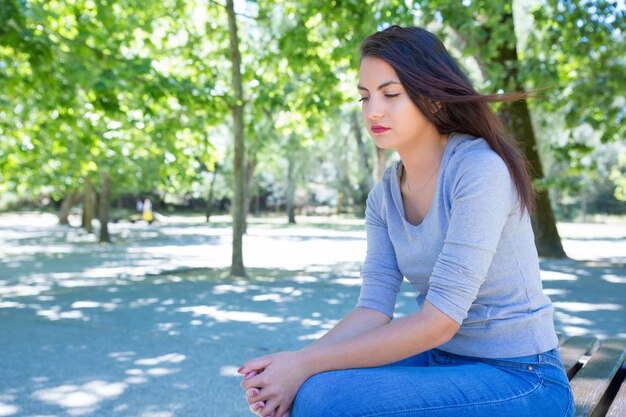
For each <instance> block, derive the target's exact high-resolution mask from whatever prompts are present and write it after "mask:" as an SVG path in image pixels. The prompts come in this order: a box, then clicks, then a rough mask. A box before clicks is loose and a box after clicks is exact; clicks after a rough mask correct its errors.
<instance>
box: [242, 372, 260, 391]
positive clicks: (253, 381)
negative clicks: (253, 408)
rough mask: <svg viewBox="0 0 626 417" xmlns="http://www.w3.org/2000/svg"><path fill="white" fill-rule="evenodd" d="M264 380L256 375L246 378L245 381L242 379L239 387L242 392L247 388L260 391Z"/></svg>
mask: <svg viewBox="0 0 626 417" xmlns="http://www.w3.org/2000/svg"><path fill="white" fill-rule="evenodd" d="M264 379H265V378H263V377H262V376H261V375H259V374H257V375H255V376H251V377H248V378H247V379H245V378H244V380H243V381H241V384H240V385H241V388H243V389H244V390H247V389H248V388H258V389H259V390H261V389H262V388H263V387H264V386H265V384H264V383H263V381H264Z"/></svg>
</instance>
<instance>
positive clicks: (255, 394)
mask: <svg viewBox="0 0 626 417" xmlns="http://www.w3.org/2000/svg"><path fill="white" fill-rule="evenodd" d="M260 394H261V390H259V389H258V388H257V387H252V388H248V389H247V390H246V401H247V402H248V404H254V403H255V402H257V401H262V400H263V399H262V398H260V397H259V395H260Z"/></svg>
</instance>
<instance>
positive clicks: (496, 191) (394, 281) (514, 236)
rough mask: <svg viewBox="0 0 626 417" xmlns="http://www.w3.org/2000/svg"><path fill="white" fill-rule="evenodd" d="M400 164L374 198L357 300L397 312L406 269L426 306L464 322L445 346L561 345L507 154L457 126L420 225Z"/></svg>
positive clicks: (535, 348)
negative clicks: (406, 201) (413, 219)
mask: <svg viewBox="0 0 626 417" xmlns="http://www.w3.org/2000/svg"><path fill="white" fill-rule="evenodd" d="M401 170H402V165H401V163H400V162H397V163H395V164H393V165H392V166H390V167H389V168H387V170H386V171H385V173H384V175H383V178H382V180H381V181H380V182H379V183H378V184H376V186H375V187H374V188H373V189H372V191H371V192H370V195H369V197H368V200H367V210H366V221H365V223H366V228H367V256H366V260H365V263H364V264H363V268H362V271H361V276H362V279H363V284H362V287H361V293H360V296H359V301H358V303H357V307H366V308H371V309H374V310H377V311H380V312H382V313H385V314H387V315H388V316H390V317H393V311H394V307H395V302H396V295H397V293H398V290H399V288H400V285H401V284H402V281H403V277H406V278H407V279H408V280H409V282H410V283H411V284H412V286H413V288H415V290H416V291H418V292H419V296H418V297H417V303H418V306H421V305H422V304H423V303H424V300H428V301H429V302H430V303H431V304H433V305H434V306H435V307H436V308H438V309H439V310H441V311H442V312H443V313H445V314H446V315H448V316H449V317H451V318H452V319H453V320H455V321H456V322H457V323H459V324H460V325H461V328H460V329H459V331H458V332H457V334H456V335H455V336H454V337H453V338H452V340H450V341H449V342H447V343H445V344H443V345H441V346H439V349H441V350H444V351H447V352H450V353H456V354H459V355H466V356H477V357H486V358H508V357H518V356H527V355H533V354H537V353H541V352H545V351H547V350H550V349H553V348H555V347H556V346H557V345H558V339H557V337H556V333H555V330H554V324H553V318H552V316H553V307H552V304H551V302H550V299H549V298H548V297H547V296H546V295H545V294H543V291H542V285H541V278H540V276H539V260H538V256H537V249H536V247H535V242H534V237H533V231H532V228H531V224H530V218H529V216H528V213H527V212H526V210H524V212H523V214H522V213H521V212H520V205H519V200H518V194H517V191H516V188H515V184H514V182H513V180H512V179H511V176H510V174H509V171H508V169H507V167H506V165H505V163H504V161H503V160H502V159H501V158H500V157H499V156H498V155H497V154H496V153H495V152H494V151H493V150H492V149H491V148H490V147H489V145H488V144H487V143H486V142H485V141H484V140H483V139H477V138H474V137H472V136H469V135H464V134H452V135H450V137H449V140H448V144H447V145H446V149H445V151H444V153H443V157H442V161H441V166H440V168H439V175H438V177H437V186H436V188H435V194H434V197H433V202H432V206H431V208H430V210H429V212H428V214H427V215H426V217H425V218H424V220H423V222H422V223H421V224H419V225H417V226H415V225H412V224H410V223H409V222H407V221H406V219H405V216H404V207H403V204H402V197H401V194H400V182H399V181H400V176H399V175H400V173H401Z"/></svg>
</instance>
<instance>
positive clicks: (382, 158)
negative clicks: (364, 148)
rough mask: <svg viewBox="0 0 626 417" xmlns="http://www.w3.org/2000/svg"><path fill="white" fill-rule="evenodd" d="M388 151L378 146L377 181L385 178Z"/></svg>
mask: <svg viewBox="0 0 626 417" xmlns="http://www.w3.org/2000/svg"><path fill="white" fill-rule="evenodd" d="M387 157H388V154H387V151H386V150H384V149H381V148H379V147H378V146H377V147H376V182H380V180H381V179H382V178H383V172H385V168H386V167H387Z"/></svg>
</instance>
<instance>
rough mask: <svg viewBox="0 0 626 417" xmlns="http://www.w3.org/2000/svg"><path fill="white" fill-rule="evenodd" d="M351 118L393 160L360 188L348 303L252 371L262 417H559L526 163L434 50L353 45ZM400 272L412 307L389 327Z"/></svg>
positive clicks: (563, 410) (401, 32) (417, 40)
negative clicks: (353, 293)
mask: <svg viewBox="0 0 626 417" xmlns="http://www.w3.org/2000/svg"><path fill="white" fill-rule="evenodd" d="M358 91H359V93H360V95H361V102H362V111H363V119H364V121H365V125H366V127H367V129H368V131H369V132H370V134H371V135H372V137H373V138H374V141H375V142H376V145H377V146H379V147H381V148H388V149H394V150H395V151H397V152H398V154H399V156H400V161H399V162H398V163H396V164H393V165H392V166H391V167H389V168H388V169H387V170H386V171H385V173H384V175H383V178H382V180H381V181H380V183H378V184H377V185H376V186H375V187H374V188H373V189H372V191H371V192H370V195H369V198H368V202H367V211H366V226H367V245H368V247H367V256H366V260H365V263H364V265H363V269H362V273H361V275H362V278H363V285H362V288H361V294H360V297H359V300H358V304H357V306H356V308H355V309H354V310H353V311H352V312H350V313H349V314H348V315H347V316H346V317H345V318H344V319H343V320H342V321H341V322H339V324H337V325H336V326H335V327H334V328H333V329H332V330H331V331H329V332H328V333H327V334H326V335H324V336H323V337H322V338H320V339H319V340H317V341H316V342H314V343H313V344H311V345H310V346H308V347H306V348H304V349H302V350H300V351H297V352H280V353H276V354H272V355H268V356H264V357H260V358H256V359H252V360H250V361H248V362H247V363H246V364H245V365H244V366H243V367H242V368H241V369H240V373H242V374H246V378H245V379H244V380H243V382H242V387H243V388H244V389H245V390H246V395H247V401H248V403H249V404H250V405H251V409H252V411H254V412H256V413H257V414H259V415H261V416H274V417H282V416H283V415H284V414H286V413H287V412H288V411H289V410H291V414H292V417H316V416H320V417H321V416H342V417H348V416H351V417H369V416H395V417H404V416H406V417H408V416H429V417H444V416H446V417H448V416H454V417H458V416H463V417H473V416H490V417H496V416H507V417H511V416H515V417H523V416H529V417H531V416H532V417H535V416H539V415H540V416H544V417H551V416H554V417H557V416H558V417H563V416H570V415H572V414H573V412H574V406H573V399H572V395H571V390H570V387H569V383H568V380H567V376H566V374H565V371H564V369H563V365H562V363H561V359H560V357H559V353H558V350H557V349H556V348H557V345H558V340H557V337H556V334H555V330H554V326H553V317H552V316H553V308H552V305H551V302H550V300H549V299H548V297H546V296H545V295H544V294H543V292H542V285H541V279H540V276H539V262H538V257H537V250H536V248H535V244H534V238H533V232H532V229H531V224H530V218H529V213H530V212H531V211H532V207H533V192H532V188H531V183H530V178H529V175H528V173H527V170H526V162H525V160H524V158H523V157H522V156H521V154H520V152H519V151H518V150H517V148H516V147H515V145H514V143H513V141H512V139H511V138H510V137H509V136H508V134H507V132H506V131H505V129H504V128H503V126H502V124H501V123H500V121H499V120H498V119H497V117H496V115H495V114H494V113H493V112H492V110H491V109H490V108H489V106H488V104H487V103H488V102H493V101H502V100H507V99H515V98H522V97H524V95H517V96H490V95H480V94H478V93H477V92H476V91H475V90H474V88H473V87H472V86H471V84H470V82H469V81H468V79H467V77H466V76H465V75H464V73H463V72H462V71H461V69H460V68H459V66H458V64H457V63H456V62H455V61H454V60H453V59H452V58H451V57H450V55H449V54H448V52H447V51H446V49H445V47H444V46H443V44H442V43H441V42H440V41H439V40H438V39H437V38H436V37H435V36H434V35H432V34H431V33H429V32H427V31H426V30H424V29H421V28H401V27H398V26H392V27H390V28H388V29H386V30H384V31H381V32H378V33H375V34H373V35H371V36H369V37H368V38H367V39H365V41H364V42H363V44H362V46H361V67H360V81H359V86H358ZM404 277H406V278H407V279H408V280H409V281H410V282H411V284H412V285H413V287H414V288H415V289H416V290H417V291H418V292H419V293H420V295H419V297H418V300H417V301H418V304H419V305H420V307H421V308H420V309H419V311H418V312H416V313H414V314H412V315H410V316H407V317H403V318H401V319H396V320H393V321H392V316H393V310H394V305H395V301H396V294H397V292H398V289H399V287H400V284H401V283H402V280H403V278H404Z"/></svg>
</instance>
